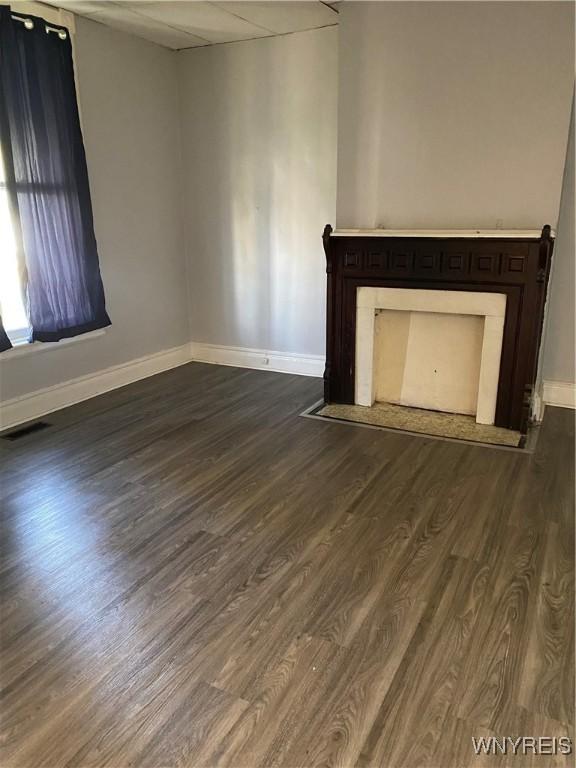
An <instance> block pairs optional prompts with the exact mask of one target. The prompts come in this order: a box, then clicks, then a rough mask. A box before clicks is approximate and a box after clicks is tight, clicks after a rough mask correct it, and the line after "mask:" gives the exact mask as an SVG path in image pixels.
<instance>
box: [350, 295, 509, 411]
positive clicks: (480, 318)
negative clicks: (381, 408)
mask: <svg viewBox="0 0 576 768" xmlns="http://www.w3.org/2000/svg"><path fill="white" fill-rule="evenodd" d="M505 314H506V295H505V294H500V293H486V292H477V291H452V290H448V291H446V290H433V289H416V288H373V287H368V286H362V287H359V288H358V289H357V299H356V381H355V403H356V404H357V405H364V406H372V405H373V404H374V403H375V402H388V403H393V404H397V405H402V406H409V407H416V408H423V409H427V410H434V411H441V412H445V413H459V414H467V415H473V416H475V419H476V422H477V423H479V424H487V425H491V424H494V420H495V414H496V400H497V395H498V382H499V376H500V357H501V352H502V339H503V334H504V318H505Z"/></svg>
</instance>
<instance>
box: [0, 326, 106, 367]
mask: <svg viewBox="0 0 576 768" xmlns="http://www.w3.org/2000/svg"><path fill="white" fill-rule="evenodd" d="M105 333H106V329H105V328H99V329H98V330H97V331H90V332H89V333H83V334H81V335H79V336H73V337H72V338H71V339H62V341H33V342H32V343H31V344H29V343H28V342H26V341H22V342H19V343H16V344H15V345H14V346H13V347H12V349H8V350H6V352H3V353H2V357H0V361H3V360H14V359H15V358H17V357H25V356H26V355H35V354H38V353H39V352H50V351H52V350H56V349H66V348H68V347H70V346H74V345H76V344H79V343H80V342H82V341H90V340H91V339H97V338H99V337H100V336H104V334H105Z"/></svg>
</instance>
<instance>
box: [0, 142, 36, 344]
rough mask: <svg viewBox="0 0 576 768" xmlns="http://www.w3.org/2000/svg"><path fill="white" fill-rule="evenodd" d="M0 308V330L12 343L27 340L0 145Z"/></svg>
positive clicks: (28, 331) (27, 334)
mask: <svg viewBox="0 0 576 768" xmlns="http://www.w3.org/2000/svg"><path fill="white" fill-rule="evenodd" d="M0 310H1V314H2V322H3V324H4V330H5V331H6V333H7V334H8V337H9V338H10V341H11V342H12V344H19V343H22V342H24V341H27V340H28V337H29V335H30V327H29V325H28V318H27V316H26V311H25V309H24V287H23V285H22V284H21V280H20V274H19V269H18V259H17V252H16V237H15V235H14V227H13V226H12V221H11V217H10V206H9V203H8V190H7V188H6V170H5V167H4V161H3V158H2V150H1V147H0Z"/></svg>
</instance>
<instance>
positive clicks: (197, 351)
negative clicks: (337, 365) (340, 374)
mask: <svg viewBox="0 0 576 768" xmlns="http://www.w3.org/2000/svg"><path fill="white" fill-rule="evenodd" d="M190 350H191V352H190V354H191V358H192V360H196V361H198V362H202V363H216V364H217V365H231V366H235V367H238V368H255V369H257V370H266V371H276V372H277V373H296V374H299V375H300V376H319V377H321V376H322V375H323V373H324V356H323V355H299V354H296V353H294V352H272V351H267V350H264V349H250V348H248V347H224V346H221V345H219V344H203V343H202V342H196V341H193V342H192V343H191V344H190Z"/></svg>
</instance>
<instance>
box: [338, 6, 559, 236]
mask: <svg viewBox="0 0 576 768" xmlns="http://www.w3.org/2000/svg"><path fill="white" fill-rule="evenodd" d="M339 66H340V97H339V128H338V131H339V135H338V204H337V221H338V226H340V227H361V226H366V227H373V226H386V227H390V228H394V227H398V228H403V227H404V228H410V227H422V228H425V227H449V228H461V227H485V228H494V227H498V226H502V227H508V228H516V227H520V228H522V227H527V228H528V227H533V228H540V227H541V226H542V225H543V224H545V223H549V224H551V225H552V226H554V225H555V224H556V220H557V216H558V205H559V200H560V187H561V180H562V170H563V167H564V154H565V149H566V140H567V132H568V121H569V112H570V101H571V93H572V86H573V81H574V6H573V4H572V3H568V2H560V3H558V2H460V3H458V2H405V3H402V2H378V3H370V2H369V3H364V2H352V3H343V4H342V7H341V9H340V53H339Z"/></svg>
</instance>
